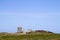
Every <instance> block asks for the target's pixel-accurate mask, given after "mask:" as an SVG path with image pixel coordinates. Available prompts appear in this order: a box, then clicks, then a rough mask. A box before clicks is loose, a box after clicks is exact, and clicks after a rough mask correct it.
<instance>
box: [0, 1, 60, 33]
mask: <svg viewBox="0 0 60 40" xmlns="http://www.w3.org/2000/svg"><path fill="white" fill-rule="evenodd" d="M19 25H20V26H21V27H22V28H23V30H26V29H32V30H37V29H40V30H47V31H52V32H55V33H60V0H0V32H3V31H5V32H16V30H17V29H16V28H17V27H18V26H19Z"/></svg>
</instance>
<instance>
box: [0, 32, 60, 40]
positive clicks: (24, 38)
mask: <svg viewBox="0 0 60 40" xmlns="http://www.w3.org/2000/svg"><path fill="white" fill-rule="evenodd" d="M0 40H60V34H49V33H44V34H43V33H40V34H39V33H38V34H36V33H31V34H27V35H5V36H0Z"/></svg>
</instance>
